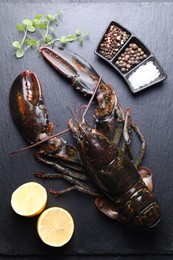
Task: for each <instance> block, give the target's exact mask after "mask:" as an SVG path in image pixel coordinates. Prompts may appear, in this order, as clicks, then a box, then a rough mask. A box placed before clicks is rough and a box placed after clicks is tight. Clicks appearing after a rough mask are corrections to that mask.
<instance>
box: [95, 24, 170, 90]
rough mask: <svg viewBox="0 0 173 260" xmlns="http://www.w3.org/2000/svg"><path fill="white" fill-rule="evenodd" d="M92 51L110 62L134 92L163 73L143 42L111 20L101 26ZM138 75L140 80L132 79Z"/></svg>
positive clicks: (154, 82)
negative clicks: (100, 32)
mask: <svg viewBox="0 0 173 260" xmlns="http://www.w3.org/2000/svg"><path fill="white" fill-rule="evenodd" d="M95 54H96V55H97V56H99V57H101V58H102V59H103V60H105V61H106V62H108V63H109V64H110V65H112V66H113V67H114V68H115V70H116V71H117V72H119V74H120V75H121V76H122V77H123V78H124V80H125V81H126V83H127V84H128V86H129V88H130V89H131V91H132V92H134V93H135V92H138V91H140V90H142V89H144V88H147V87H149V86H152V85H154V84H156V83H158V82H160V81H162V80H164V79H166V77H167V75H166V73H165V72H164V71H163V69H162V68H161V66H160V64H159V62H158V61H157V60H156V58H155V57H154V55H153V54H152V53H151V51H150V50H149V49H148V48H147V47H146V46H145V44H144V43H142V41H141V40H140V39H139V38H137V37H136V36H135V35H134V34H133V33H132V32H130V31H129V30H127V29H126V28H125V27H123V26H121V25H120V24H118V23H116V22H115V21H112V22H111V23H110V24H109V26H108V27H107V29H106V30H105V32H104V34H103V36H102V38H101V40H100V41H99V44H98V45H97V48H96V50H95ZM144 65H145V66H144ZM139 75H140V78H141V82H139V80H138V82H137V83H136V82H135V81H134V80H136V81H137V76H139ZM145 78H146V79H145ZM134 82H135V83H134Z"/></svg>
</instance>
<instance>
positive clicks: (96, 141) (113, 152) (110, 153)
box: [69, 121, 160, 228]
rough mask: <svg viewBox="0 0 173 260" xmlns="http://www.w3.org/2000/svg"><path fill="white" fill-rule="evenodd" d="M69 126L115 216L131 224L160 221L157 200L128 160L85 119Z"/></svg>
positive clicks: (87, 167)
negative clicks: (113, 207)
mask: <svg viewBox="0 0 173 260" xmlns="http://www.w3.org/2000/svg"><path fill="white" fill-rule="evenodd" d="M69 126H70V128H71V130H72V133H73V137H74V138H75V139H76V140H77V143H78V145H79V149H80V154H81V157H82V160H83V163H84V165H85V168H86V169H87V172H88V173H89V175H90V177H91V179H92V180H93V182H94V183H95V184H96V186H97V187H98V188H99V189H100V191H101V193H102V194H103V195H105V196H106V197H108V198H109V199H110V200H111V201H112V202H113V203H114V204H115V206H116V210H117V212H118V219H119V220H120V221H121V222H124V223H126V224H128V226H131V227H133V226H135V227H138V228H140V227H142V228H149V227H152V226H154V225H156V224H157V223H158V221H159V220H160V212H159V207H158V204H157V201H156V199H155V198H154V196H153V195H152V193H151V192H150V191H149V189H148V188H147V186H146V185H145V183H144V182H143V180H142V178H141V176H140V174H139V172H138V170H137V169H136V167H135V166H134V164H133V163H132V162H131V161H130V159H129V158H128V157H127V156H126V155H125V154H124V153H123V152H122V151H121V150H120V149H119V148H118V147H117V146H116V145H115V144H114V143H113V142H111V141H110V140H109V139H108V138H106V137H105V136H104V135H103V134H101V133H100V132H98V131H97V130H95V129H91V128H90V127H89V126H88V124H86V122H85V121H83V122H82V123H81V124H77V126H76V127H74V126H73V124H72V121H70V122H69ZM105 151H106V152H105Z"/></svg>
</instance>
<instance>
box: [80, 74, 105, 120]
mask: <svg viewBox="0 0 173 260" xmlns="http://www.w3.org/2000/svg"><path fill="white" fill-rule="evenodd" d="M101 80H102V75H101V76H100V78H99V81H98V82H97V85H96V87H95V89H94V92H93V94H92V96H91V98H90V101H89V102H88V105H87V107H86V109H85V111H84V113H83V116H82V119H84V118H85V116H86V113H87V112H88V109H89V108H90V106H91V103H92V101H93V99H94V97H95V94H96V92H97V90H98V87H99V85H100V82H101Z"/></svg>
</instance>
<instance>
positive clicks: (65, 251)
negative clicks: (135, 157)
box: [0, 2, 173, 259]
mask: <svg viewBox="0 0 173 260" xmlns="http://www.w3.org/2000/svg"><path fill="white" fill-rule="evenodd" d="M57 9H61V10H63V13H64V15H63V17H62V19H61V21H60V23H59V27H58V28H57V31H58V32H59V35H63V34H68V33H71V32H72V31H74V30H75V29H76V28H78V27H80V28H81V29H84V30H88V31H89V32H90V38H89V39H88V40H86V41H85V42H84V46H83V47H79V45H78V43H72V44H68V48H70V49H72V50H73V51H76V52H78V53H79V54H80V55H81V56H82V57H84V58H85V59H87V61H88V62H90V63H91V64H92V65H93V66H94V68H95V69H96V70H97V72H98V73H100V74H102V75H103V79H104V81H105V82H107V83H109V84H111V85H112V86H114V88H115V89H116V92H117V94H118V97H119V100H120V103H121V105H122V106H123V108H124V109H125V108H126V107H127V106H130V107H131V110H132V115H133V119H134V121H135V122H136V123H137V125H138V126H139V127H140V129H141V131H142V133H143V134H144V136H145V139H146V141H147V145H148V151H147V154H146V157H145V160H144V163H143V165H145V166H147V167H149V168H150V169H151V171H152V172H153V175H154V176H153V179H154V192H155V194H156V196H157V197H158V199H159V203H160V208H161V214H162V221H161V223H160V225H159V226H158V228H157V229H156V230H154V231H153V232H150V233H148V234H139V233H133V232H131V231H129V230H127V229H125V228H124V227H123V226H121V225H120V224H119V223H117V222H115V221H112V220H110V219H108V218H106V217H105V216H103V215H102V214H101V213H100V212H99V211H98V210H97V209H96V208H95V205H94V199H93V198H92V197H90V196H87V195H85V194H79V193H78V192H75V191H74V192H71V193H68V194H65V195H64V196H62V197H60V198H58V199H55V198H54V197H52V195H50V194H49V195H48V204H47V207H50V206H62V207H64V208H65V209H67V210H68V211H69V212H70V213H71V214H72V216H73V217H74V221H75V233H74V236H73V238H72V240H71V241H70V243H69V244H67V245H66V246H64V247H63V248H60V249H57V248H51V247H48V246H46V245H44V244H43V243H42V242H41V240H40V239H39V238H38V236H37V235H36V222H37V217H35V218H33V219H25V218H22V217H20V216H17V215H16V214H15V213H14V212H13V211H12V209H11V206H10V198H11V193H12V191H13V190H14V189H16V188H17V187H18V186H19V185H21V184H23V183H24V182H27V181H38V182H39V183H41V184H43V185H44V186H45V187H46V189H47V190H49V188H50V187H53V188H56V189H61V188H63V187H67V186H68V185H67V184H66V183H65V182H63V181H41V180H38V179H35V178H34V177H33V176H32V172H33V171H36V170H45V171H47V172H49V171H52V169H49V168H48V167H46V166H44V165H42V164H40V163H39V162H37V161H36V160H35V159H34V158H33V155H32V151H31V150H30V151H27V152H24V153H20V154H17V155H15V156H10V155H9V152H10V151H13V150H15V149H17V148H20V147H24V146H26V142H25V141H24V140H23V139H22V137H21V135H20V133H19V132H18V130H17V129H16V128H15V126H14V124H13V122H12V119H11V117H10V111H9V104H8V94H9V90H10V87H11V84H12V82H13V80H14V79H15V77H16V76H17V75H18V74H19V73H21V72H22V71H23V70H25V69H29V70H32V71H34V72H36V73H37V75H38V77H39V78H40V81H41V83H42V86H43V91H44V96H45V101H46V104H47V107H48V111H49V116H50V120H51V121H52V122H54V124H55V126H56V127H55V128H56V132H57V131H60V130H62V129H64V128H66V127H67V121H68V119H69V118H70V117H71V115H70V113H69V112H68V111H67V110H66V108H65V105H67V104H72V105H73V104H75V103H76V102H77V103H78V104H79V105H81V104H84V102H86V101H85V100H86V99H85V98H83V97H81V96H80V94H78V93H77V92H76V91H74V90H73V89H72V87H70V85H69V83H68V82H67V81H65V80H64V79H63V78H61V77H60V76H59V75H58V74H57V73H56V72H55V71H54V70H53V69H52V68H51V67H50V66H49V65H48V64H47V63H46V62H45V61H44V60H43V58H42V57H36V56H35V54H34V52H33V51H28V52H27V53H26V56H25V57H24V58H23V59H20V60H17V59H16V58H15V56H13V55H12V53H13V49H12V46H11V43H12V41H14V40H16V39H18V38H19V33H18V32H17V31H16V30H15V25H16V24H17V23H20V22H21V21H22V20H23V19H25V18H33V16H34V15H35V14H36V13H38V12H39V13H41V14H47V13H48V12H50V13H54V12H55V11H56V10H57ZM0 14H1V15H0V24H1V41H0V50H1V59H0V68H1V70H0V79H1V81H0V90H1V95H0V98H1V100H0V106H1V108H0V111H1V155H0V158H1V175H0V186H1V187H0V205H1V213H0V231H1V232H0V255H1V256H3V255H4V256H10V255H11V256H15V255H18V256H19V255H21V256H24V255H25V256H31V255H33V256H35V257H36V256H38V255H39V256H41V255H52V256H55V255H78V256H79V255H95V256H99V255H107V256H108V255H109V256H110V257H109V258H110V259H121V258H119V257H118V255H132V254H133V255H146V257H147V255H153V256H154V255H171V254H172V253H173V221H172V219H173V208H172V196H173V188H172V187H173V177H172V168H173V157H172V152H173V131H172V123H173V116H172V111H173V105H172V96H173V88H172V82H173V76H172V75H173V73H172V44H173V32H172V23H173V4H172V3H171V2H169V3H120V2H117V3H111V4H108V3H102V4H97V3H90V4H88V3H86V4H84V3H78V4H75V3H74V2H71V3H70V4H68V5H67V4H59V5H57V4H53V3H38V4H26V3H25V4H22V3H21V4H19V3H18V4H12V3H10V4H9V3H4V4H0ZM111 20H115V21H117V22H119V23H120V24H122V25H123V26H124V27H126V28H128V29H129V30H130V31H133V32H134V33H135V34H136V35H137V36H138V37H139V38H140V39H141V40H142V41H143V42H145V43H146V45H147V46H148V47H149V48H150V50H151V51H152V52H153V53H154V55H155V56H156V58H157V59H158V60H159V62H160V64H161V65H162V67H163V68H164V69H165V71H166V73H167V75H168V78H167V79H166V81H164V82H163V83H162V84H157V85H155V86H153V87H152V88H150V89H147V90H144V91H142V92H141V93H139V94H132V93H131V92H130V90H129V88H128V87H127V85H126V83H125V82H124V81H123V79H122V78H121V77H120V76H119V75H118V73H116V72H115V71H114V69H113V68H111V67H110V66H108V65H107V64H106V63H105V62H103V61H101V60H100V59H99V58H98V57H96V56H95V55H94V49H95V48H96V46H97V44H98V41H99V39H100V37H101V35H102V33H103V30H104V29H105V28H106V26H107V24H109V22H110V21H111ZM91 114H92V112H90V113H89V114H88V115H90V116H91ZM57 125H58V127H57ZM65 138H67V139H69V136H68V135H66V136H65ZM95 256H94V258H93V259H97V258H95ZM161 257H162V256H161ZM163 257H164V258H163V259H166V256H163ZM36 259H37V257H36ZM72 259H73V258H72ZM129 259H130V258H129ZM132 259H135V258H132ZM147 259H150V258H148V257H147ZM157 259H159V258H157Z"/></svg>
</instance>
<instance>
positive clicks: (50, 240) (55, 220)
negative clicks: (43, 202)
mask: <svg viewBox="0 0 173 260" xmlns="http://www.w3.org/2000/svg"><path fill="white" fill-rule="evenodd" d="M37 232H38V235H39V237H40V238H41V240H42V241H43V242H44V243H45V244H47V245H49V246H53V247H60V246H63V245H65V244H66V243H67V242H68V241H69V240H70V239H71V237H72V235H73V232H74V222H73V218H72V216H71V215H70V213H69V212H68V211H66V210H65V209H63V208H59V207H52V208H48V209H46V210H45V211H43V212H42V213H41V215H40V216H39V218H38V222H37Z"/></svg>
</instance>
